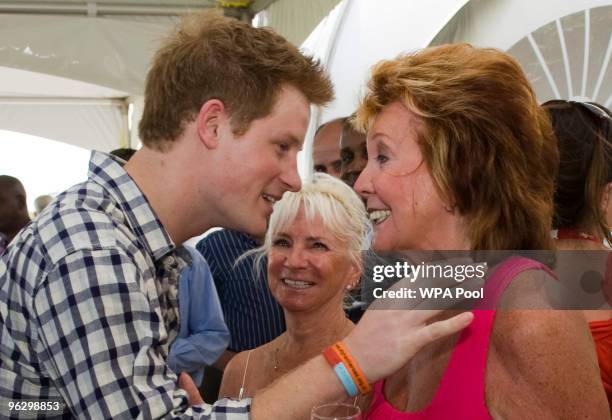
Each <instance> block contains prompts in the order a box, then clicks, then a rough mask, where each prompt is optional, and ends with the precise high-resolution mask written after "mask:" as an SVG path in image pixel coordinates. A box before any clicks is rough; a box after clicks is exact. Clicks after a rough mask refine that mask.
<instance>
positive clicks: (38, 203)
mask: <svg viewBox="0 0 612 420" xmlns="http://www.w3.org/2000/svg"><path fill="white" fill-rule="evenodd" d="M52 201H53V196H51V195H48V194H45V195H41V196H38V197H36V200H34V216H38V215H39V214H40V213H42V211H43V210H44V209H45V207H47V206H48V205H49V204H50V203H51V202H52Z"/></svg>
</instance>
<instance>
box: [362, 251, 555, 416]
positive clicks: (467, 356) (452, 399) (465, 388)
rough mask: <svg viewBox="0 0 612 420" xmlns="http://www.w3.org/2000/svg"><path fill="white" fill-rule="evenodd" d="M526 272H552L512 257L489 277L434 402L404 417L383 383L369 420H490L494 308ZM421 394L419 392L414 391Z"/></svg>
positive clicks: (376, 385)
mask: <svg viewBox="0 0 612 420" xmlns="http://www.w3.org/2000/svg"><path fill="white" fill-rule="evenodd" d="M526 270H545V271H547V272H548V273H550V274H552V273H551V272H550V270H549V269H548V268H547V267H546V266H544V265H543V264H541V263H538V262H536V261H533V260H530V259H527V258H523V257H511V258H509V259H507V260H505V261H504V262H502V263H501V264H500V265H499V266H498V267H497V268H496V269H495V271H494V272H493V274H491V275H490V276H489V278H488V279H487V283H486V285H485V287H484V299H483V301H482V302H481V303H480V304H478V305H477V306H476V308H475V310H474V320H473V321H472V324H470V326H469V327H467V328H466V329H465V330H463V331H462V332H461V334H460V335H459V338H458V340H457V344H456V345H455V349H454V350H453V354H452V355H451V358H450V360H449V363H448V366H447V368H446V371H445V372H444V375H443V376H442V379H441V381H440V385H439V387H438V390H437V391H436V394H435V395H434V398H433V400H432V402H431V403H430V404H429V405H428V406H427V407H426V408H425V409H423V410H422V411H419V412H415V413H404V412H401V411H398V410H396V409H395V408H393V407H392V406H391V405H390V404H389V403H388V402H387V401H386V400H385V397H384V393H383V390H384V381H380V382H378V383H376V384H375V385H374V398H373V400H372V404H371V406H370V412H369V413H368V415H367V416H366V419H368V420H379V419H380V420H382V419H384V420H420V419H427V420H436V419H448V418H454V419H489V418H490V415H489V412H488V409H487V407H486V403H485V369H486V365H487V354H488V351H489V340H490V338H491V330H492V328H493V320H494V318H495V307H496V305H497V303H498V302H499V300H500V299H501V296H502V294H503V292H504V291H505V289H506V288H507V287H508V285H509V284H510V282H511V281H512V279H513V278H514V277H516V276H517V275H518V274H520V273H521V272H523V271H526ZM415 392H418V390H415Z"/></svg>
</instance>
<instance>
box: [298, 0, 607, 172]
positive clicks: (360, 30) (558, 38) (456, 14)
mask: <svg viewBox="0 0 612 420" xmlns="http://www.w3.org/2000/svg"><path fill="white" fill-rule="evenodd" d="M610 5H612V1H611V0H563V1H559V0H540V1H537V2H534V1H531V0H511V1H510V0H487V1H482V0H471V1H467V0H444V1H438V2H436V5H435V7H430V5H429V4H427V5H426V4H424V3H422V2H415V1H410V2H408V1H404V0H377V1H376V2H373V1H369V0H343V1H342V2H341V3H340V5H339V6H338V7H336V9H334V10H333V11H332V12H331V13H330V14H329V15H328V16H327V17H326V18H325V19H324V20H323V21H322V22H321V23H320V24H319V26H317V28H316V29H315V30H314V31H313V32H312V34H311V35H310V36H309V37H308V38H307V39H306V41H305V42H304V43H303V44H302V46H301V47H302V49H303V50H304V51H306V52H309V53H311V54H312V55H314V56H316V57H318V58H320V59H321V60H322V62H323V64H324V65H325V66H326V67H327V69H328V71H329V73H330V75H331V79H332V82H333V83H334V87H335V92H336V100H335V101H334V102H333V103H332V104H331V105H330V106H328V107H326V108H325V109H323V110H321V111H317V110H315V118H314V120H315V121H314V122H313V123H312V125H313V127H314V126H318V125H320V124H321V123H324V122H326V121H329V120H331V119H334V118H338V117H342V116H347V115H350V114H351V113H352V112H353V111H354V110H355V108H356V107H357V105H358V103H359V99H360V97H361V95H362V94H363V88H364V85H365V82H366V81H367V79H368V76H369V71H370V68H371V66H373V65H374V64H375V63H377V62H378V61H380V60H382V59H389V58H393V57H395V56H397V55H398V54H400V53H403V52H410V51H413V50H417V49H420V48H424V47H427V46H429V45H437V44H441V43H445V42H469V43H472V44H474V45H477V46H487V47H495V48H500V49H502V50H507V51H508V52H509V53H510V54H512V55H514V57H515V58H517V60H518V61H519V62H520V63H521V65H522V66H523V68H524V69H525V71H526V73H527V75H528V77H529V79H530V81H531V82H532V84H533V85H534V88H535V90H536V94H537V95H538V98H539V99H540V100H542V101H544V100H547V99H549V98H552V97H569V98H578V99H591V100H597V101H599V102H601V103H603V104H605V105H606V106H608V107H609V106H610V105H612V92H611V91H612V65H611V64H610V61H611V56H612V33H611V32H612V16H611V15H612V10H611V8H610ZM585 34H586V35H585ZM313 135H314V129H311V130H310V131H309V136H308V137H307V141H306V147H305V153H304V155H305V157H304V158H303V162H302V167H303V168H305V169H304V170H306V171H309V170H311V166H312V165H311V164H310V161H309V158H308V156H309V155H310V150H311V142H312V136H313Z"/></svg>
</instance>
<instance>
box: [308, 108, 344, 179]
mask: <svg viewBox="0 0 612 420" xmlns="http://www.w3.org/2000/svg"><path fill="white" fill-rule="evenodd" d="M345 120H346V118H337V119H335V120H331V121H328V122H326V123H325V124H322V125H321V126H319V128H317V132H316V133H315V136H314V139H313V141H312V163H313V166H314V171H315V172H325V173H326V174H329V175H331V176H333V177H336V178H339V177H340V134H341V133H342V125H343V124H344V121H345Z"/></svg>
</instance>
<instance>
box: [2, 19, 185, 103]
mask: <svg viewBox="0 0 612 420" xmlns="http://www.w3.org/2000/svg"><path fill="white" fill-rule="evenodd" d="M175 19H176V18H166V21H165V23H143V22H128V21H121V20H115V19H103V18H87V17H63V16H52V15H48V16H40V15H0V39H2V42H1V43H0V65H2V66H6V67H12V68H19V69H24V70H29V71H34V72H38V73H47V74H51V75H55V76H60V77H65V78H69V79H75V80H80V81H83V82H87V83H92V84H96V85H100V86H105V87H108V88H112V89H115V90H120V91H124V92H129V93H140V92H142V91H143V85H144V78H145V75H146V72H147V69H148V66H149V62H150V59H151V55H152V54H153V52H154V51H155V50H156V48H157V47H158V45H159V42H160V40H161V39H162V38H163V36H164V35H165V34H166V33H167V32H168V31H169V30H170V28H171V27H172V25H173V24H174V23H175V21H176V20H175Z"/></svg>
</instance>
